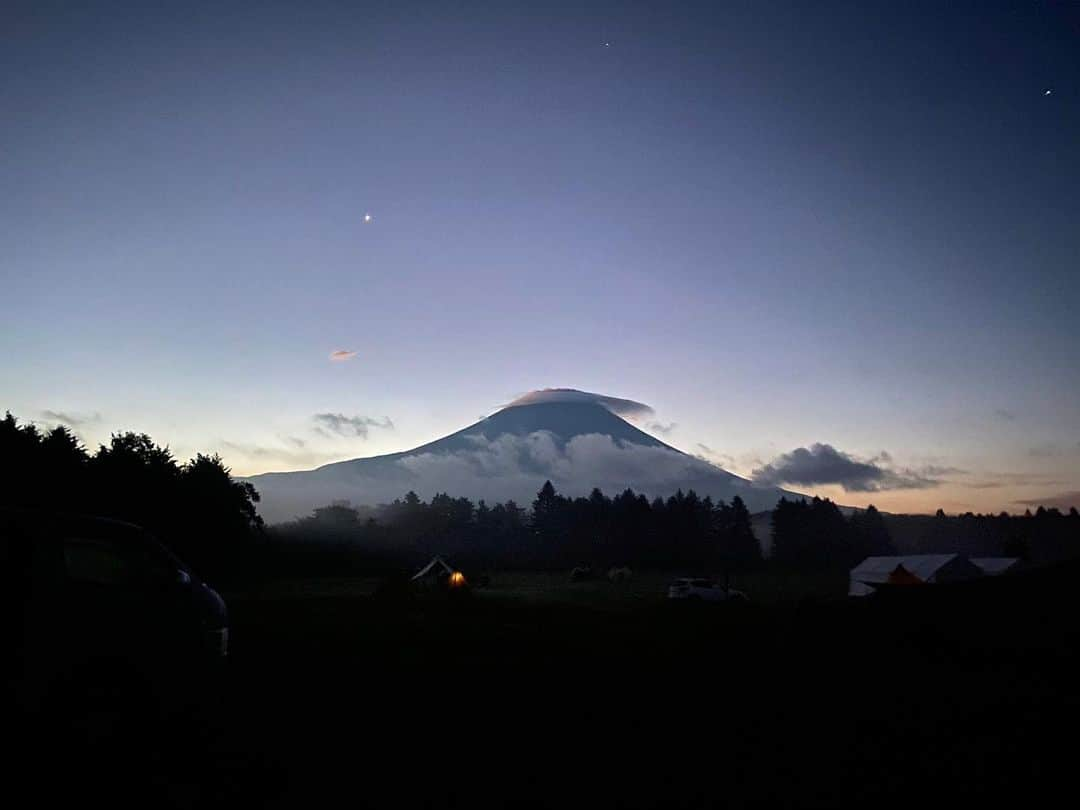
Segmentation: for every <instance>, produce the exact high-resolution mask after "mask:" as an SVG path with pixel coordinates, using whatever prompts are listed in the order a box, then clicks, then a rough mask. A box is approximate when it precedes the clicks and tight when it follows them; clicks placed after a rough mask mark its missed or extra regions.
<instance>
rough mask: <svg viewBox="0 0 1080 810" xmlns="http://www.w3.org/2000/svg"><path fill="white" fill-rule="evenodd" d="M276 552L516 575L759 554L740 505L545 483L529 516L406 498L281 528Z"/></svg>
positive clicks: (327, 510) (442, 499)
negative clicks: (577, 492)
mask: <svg viewBox="0 0 1080 810" xmlns="http://www.w3.org/2000/svg"><path fill="white" fill-rule="evenodd" d="M271 536H272V538H273V539H274V540H275V541H277V544H278V545H279V546H282V545H284V546H289V547H292V548H294V549H295V548H297V547H298V546H299V545H300V544H301V543H302V542H307V543H309V544H311V543H314V544H318V545H320V546H323V547H327V548H332V547H337V548H338V549H339V550H347V549H348V550H352V551H354V552H355V553H358V554H365V553H367V554H371V555H373V556H374V557H376V558H379V559H392V558H395V557H396V558H400V559H409V560H412V561H421V560H424V559H425V558H427V557H430V556H431V555H433V554H443V555H448V556H453V557H454V559H455V561H456V562H458V563H459V564H462V565H465V564H470V563H471V564H473V565H482V566H499V567H518V568H562V567H572V566H578V565H592V566H598V567H607V566H612V565H635V566H640V567H654V568H679V567H687V568H699V567H702V566H708V567H710V568H714V569H731V570H745V569H747V568H752V567H755V566H757V565H760V564H761V561H762V556H761V547H760V544H759V543H758V541H757V539H756V538H755V536H754V533H753V529H752V528H751V526H750V513H749V512H748V511H747V509H746V506H745V504H744V503H743V502H742V499H741V498H738V497H736V498H734V499H733V500H732V502H731V503H730V504H726V503H723V502H719V503H714V502H713V501H712V499H711V498H707V497H706V498H699V497H698V496H697V495H696V494H695V493H694V492H686V493H683V492H681V491H680V492H678V493H676V494H675V495H673V496H671V497H669V498H667V499H663V498H656V499H653V500H651V501H650V500H649V499H648V498H646V497H645V496H644V495H641V494H637V493H635V492H633V491H632V490H630V489H627V490H625V491H624V492H622V493H620V494H618V495H616V496H615V497H608V496H606V495H604V494H603V493H602V492H601V491H600V490H599V489H594V490H593V491H592V493H591V494H590V495H589V497H578V498H570V497H567V496H564V495H560V494H559V493H557V492H556V491H555V488H554V487H553V486H552V484H551V482H550V481H549V482H547V483H545V484H544V486H543V487H542V488H541V489H540V491H539V492H538V493H537V496H536V499H535V500H534V501H533V502H532V503H531V504H530V506H529V508H528V509H526V508H524V507H522V506H519V505H518V504H516V503H515V502H513V501H508V502H506V503H497V504H494V505H490V506H489V505H488V504H487V503H486V502H485V501H483V500H481V501H479V502H478V503H475V504H474V503H473V502H472V501H471V500H469V499H468V498H453V497H450V496H449V495H446V494H439V495H435V496H434V497H433V498H432V499H431V500H430V501H426V502H425V501H423V500H421V499H420V498H419V497H418V496H417V495H416V493H414V492H409V493H407V494H406V495H405V497H404V498H401V499H398V500H395V501H394V502H393V503H391V504H388V505H386V506H384V507H380V508H378V509H375V510H371V509H356V508H353V507H351V506H349V505H348V504H340V503H339V504H333V505H330V506H326V507H323V508H320V509H316V510H315V512H314V513H313V514H312V515H311V516H309V517H306V518H303V519H301V520H297V521H294V522H292V523H286V524H282V525H279V526H275V527H274V528H273V529H272V530H271Z"/></svg>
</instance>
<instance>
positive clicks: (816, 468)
mask: <svg viewBox="0 0 1080 810" xmlns="http://www.w3.org/2000/svg"><path fill="white" fill-rule="evenodd" d="M891 465H892V457H891V456H890V455H889V454H888V453H885V452H882V453H880V454H879V455H878V456H876V457H874V458H872V459H869V460H867V461H860V460H858V459H856V458H855V457H854V456H851V455H849V454H848V453H844V452H842V451H840V450H837V449H836V448H835V447H833V446H832V445H829V444H821V443H818V444H813V445H811V446H810V447H797V448H795V449H794V450H792V451H791V452H790V453H784V454H783V455H781V456H778V457H777V458H775V459H773V460H772V461H771V462H770V463H768V464H766V465H764V466H763V467H759V468H758V469H756V470H754V471H753V479H754V482H755V483H758V484H769V485H772V486H781V485H783V484H788V485H791V486H807V487H809V486H816V485H822V484H839V485H840V486H841V487H843V488H844V490H845V491H846V492H880V491H882V490H887V489H930V488H932V487H936V486H940V485H941V483H942V481H941V480H940V478H939V477H937V476H940V475H943V474H947V473H959V472H962V471H961V470H956V469H955V468H949V467H926V468H924V469H921V470H912V469H908V468H902V469H897V468H894V467H892V466H891Z"/></svg>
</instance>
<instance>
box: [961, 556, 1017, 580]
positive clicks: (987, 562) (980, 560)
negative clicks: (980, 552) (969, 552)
mask: <svg viewBox="0 0 1080 810" xmlns="http://www.w3.org/2000/svg"><path fill="white" fill-rule="evenodd" d="M971 561H972V562H973V563H975V565H977V566H979V568H980V569H982V572H983V573H984V574H986V576H988V577H996V576H997V575H998V574H1004V573H1005V572H1006V571H1011V570H1012V569H1013V568H1015V567H1016V566H1017V565H1019V564H1020V558H1019V557H972V558H971Z"/></svg>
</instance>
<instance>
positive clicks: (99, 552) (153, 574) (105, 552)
mask: <svg viewBox="0 0 1080 810" xmlns="http://www.w3.org/2000/svg"><path fill="white" fill-rule="evenodd" d="M64 566H65V569H66V571H67V576H68V579H69V580H71V581H73V582H86V583H92V584H96V585H116V586H135V585H140V584H148V583H151V582H155V581H162V580H163V579H164V578H166V577H167V576H169V574H170V570H169V566H168V565H167V561H166V560H165V559H164V558H163V557H162V556H160V555H157V554H154V553H152V552H151V551H150V550H148V549H145V548H141V547H138V546H132V545H128V544H120V543H115V542H112V541H109V540H104V539H100V538H88V537H67V538H64Z"/></svg>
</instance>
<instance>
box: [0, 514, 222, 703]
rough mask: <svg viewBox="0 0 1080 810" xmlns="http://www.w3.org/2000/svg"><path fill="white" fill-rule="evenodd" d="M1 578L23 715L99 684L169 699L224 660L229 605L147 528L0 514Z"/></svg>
mask: <svg viewBox="0 0 1080 810" xmlns="http://www.w3.org/2000/svg"><path fill="white" fill-rule="evenodd" d="M0 572H2V576H3V579H4V582H3V585H2V588H3V591H4V600H5V601H6V602H8V605H7V607H6V609H5V610H4V616H3V621H4V622H5V623H6V624H9V632H7V633H5V636H6V638H7V644H8V647H9V650H13V651H14V659H15V666H14V667H13V668H12V669H11V670H9V673H10V677H11V684H10V685H11V687H12V692H13V694H14V697H15V700H16V703H17V704H21V705H22V706H23V707H24V708H30V709H33V708H37V707H40V706H43V705H49V704H51V703H53V702H55V701H56V700H57V699H58V698H59V697H61V696H68V695H70V694H71V693H72V692H73V691H74V692H80V690H82V691H81V694H83V695H85V694H86V691H85V690H87V689H88V688H90V687H91V686H96V687H98V688H99V689H98V693H99V695H100V693H101V691H102V690H101V687H104V691H105V692H111V695H112V696H113V697H123V698H127V697H130V696H131V695H132V694H135V693H136V692H137V691H139V689H141V690H142V691H143V692H145V690H147V689H150V690H152V691H157V692H168V691H169V690H172V689H175V688H177V687H179V686H183V685H185V684H189V683H192V682H193V681H192V677H191V676H192V674H193V673H195V674H197V673H199V672H204V671H207V669H208V665H210V666H212V665H213V664H214V662H216V661H220V660H221V659H223V658H224V656H225V655H226V653H227V650H228V638H229V629H228V615H227V612H226V607H225V602H224V601H223V600H222V598H221V597H220V596H219V595H218V594H217V593H216V592H215V591H214V590H213V589H211V588H210V587H209V586H208V585H206V584H205V583H204V582H202V581H201V580H200V579H199V578H198V577H196V576H195V574H194V573H192V571H191V570H190V569H189V568H188V567H187V566H186V565H184V563H182V562H181V561H180V560H178V559H177V558H176V557H175V556H173V555H172V554H171V553H170V552H169V551H168V550H167V549H166V548H165V547H164V546H162V545H161V544H160V543H159V542H158V541H157V540H156V539H155V538H154V537H153V536H152V535H150V534H149V533H148V532H147V531H145V530H144V529H142V528H140V527H138V526H134V525H131V524H129V523H122V522H119V521H114V520H105V519H102V518H95V517H85V516H71V515H55V514H42V513H40V512H33V511H23V510H0ZM136 684H137V685H138V686H139V689H136V688H135V685H136Z"/></svg>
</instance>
